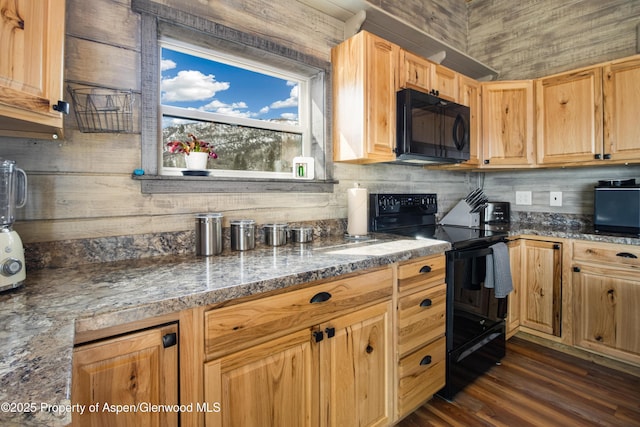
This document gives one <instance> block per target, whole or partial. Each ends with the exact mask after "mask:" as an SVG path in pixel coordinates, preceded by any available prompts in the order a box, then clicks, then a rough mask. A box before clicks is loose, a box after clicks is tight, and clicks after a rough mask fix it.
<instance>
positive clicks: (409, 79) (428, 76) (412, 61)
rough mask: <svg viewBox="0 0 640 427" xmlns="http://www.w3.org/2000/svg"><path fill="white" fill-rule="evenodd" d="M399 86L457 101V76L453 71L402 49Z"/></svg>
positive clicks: (458, 76)
mask: <svg viewBox="0 0 640 427" xmlns="http://www.w3.org/2000/svg"><path fill="white" fill-rule="evenodd" d="M399 69H400V87H402V88H412V89H417V90H420V91H422V92H427V93H432V92H433V93H434V94H435V95H436V96H438V97H440V98H443V99H448V100H449V101H453V102H458V100H459V90H460V88H459V78H460V75H459V74H458V73H456V72H455V71H453V70H451V69H449V68H447V67H444V66H442V65H440V64H436V63H434V62H431V61H429V60H428V59H426V58H423V57H421V56H418V55H415V54H413V53H411V52H408V51H406V50H404V49H401V50H400V65H399Z"/></svg>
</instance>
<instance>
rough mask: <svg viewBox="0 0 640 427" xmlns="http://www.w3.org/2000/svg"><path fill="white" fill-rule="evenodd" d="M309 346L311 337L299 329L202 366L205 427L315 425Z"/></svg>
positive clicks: (314, 379) (315, 395)
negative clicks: (206, 406)
mask: <svg viewBox="0 0 640 427" xmlns="http://www.w3.org/2000/svg"><path fill="white" fill-rule="evenodd" d="M311 342H312V341H311V333H310V331H309V330H308V329H304V330H301V331H299V332H296V333H293V334H290V335H287V336H285V337H282V338H279V339H276V340H273V341H270V342H267V343H264V344H261V345H258V346H255V347H253V348H250V349H247V350H243V351H240V352H237V353H233V354H230V355H228V356H225V357H222V358H220V359H217V360H213V361H211V362H209V363H207V364H205V368H204V375H205V390H204V400H205V402H206V403H208V404H209V410H208V411H205V424H206V425H207V426H209V427H211V426H214V427H221V426H222V427H243V426H244V427H253V426H272V427H280V426H300V427H303V426H316V425H318V420H317V418H315V419H314V418H312V414H315V415H316V417H317V408H315V409H314V408H313V407H312V405H313V402H314V401H315V402H317V399H318V394H317V388H316V387H314V384H317V377H316V374H317V369H318V366H317V364H313V363H312V360H313V359H314V357H313V353H314V349H313V348H312V344H311ZM315 359H317V355H316V356H315ZM314 367H315V369H314ZM216 404H217V406H214V405H216Z"/></svg>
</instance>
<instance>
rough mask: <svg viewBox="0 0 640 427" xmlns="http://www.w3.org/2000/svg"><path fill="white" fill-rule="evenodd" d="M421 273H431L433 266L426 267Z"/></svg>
mask: <svg viewBox="0 0 640 427" xmlns="http://www.w3.org/2000/svg"><path fill="white" fill-rule="evenodd" d="M420 273H431V266H430V265H425V266H423V267H422V268H421V269H420Z"/></svg>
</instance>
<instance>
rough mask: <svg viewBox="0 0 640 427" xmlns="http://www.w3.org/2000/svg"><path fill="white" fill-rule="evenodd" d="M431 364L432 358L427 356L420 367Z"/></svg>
mask: <svg viewBox="0 0 640 427" xmlns="http://www.w3.org/2000/svg"><path fill="white" fill-rule="evenodd" d="M429 364H431V356H428V355H427V356H425V357H423V358H422V360H421V361H420V366H424V365H429Z"/></svg>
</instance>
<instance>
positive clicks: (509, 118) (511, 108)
mask: <svg viewBox="0 0 640 427" xmlns="http://www.w3.org/2000/svg"><path fill="white" fill-rule="evenodd" d="M533 102H534V98H533V81H532V80H520V81H500V82H491V83H482V145H483V163H484V166H485V167H490V166H531V165H534V163H535V159H534V120H535V115H534V108H533Z"/></svg>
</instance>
